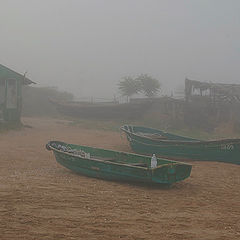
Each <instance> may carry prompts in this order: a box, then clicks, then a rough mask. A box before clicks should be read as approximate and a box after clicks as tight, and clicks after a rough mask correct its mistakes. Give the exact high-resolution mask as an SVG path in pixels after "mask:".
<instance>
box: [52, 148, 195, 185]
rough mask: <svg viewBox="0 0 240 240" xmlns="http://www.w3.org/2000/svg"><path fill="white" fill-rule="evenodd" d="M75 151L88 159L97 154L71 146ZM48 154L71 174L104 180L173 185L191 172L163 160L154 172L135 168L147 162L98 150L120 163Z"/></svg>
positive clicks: (148, 161) (142, 157) (145, 168)
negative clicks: (86, 152)
mask: <svg viewBox="0 0 240 240" xmlns="http://www.w3.org/2000/svg"><path fill="white" fill-rule="evenodd" d="M71 146H73V145H71ZM76 147H81V148H82V149H84V150H85V151H88V152H91V155H92V154H95V153H96V151H99V150H100V149H97V150H96V148H89V147H84V146H77V145H74V148H76ZM48 148H49V146H48ZM50 150H53V152H54V155H55V158H56V161H57V162H58V163H59V164H61V165H62V166H64V167H66V168H68V169H70V170H72V171H73V172H75V173H78V174H82V175H86V176H89V177H95V178H102V179H107V180H118V181H131V182H144V183H155V184H165V185H171V184H173V183H175V182H179V181H182V180H184V179H186V178H188V177H189V176H190V174H191V169H192V166H191V165H189V164H185V163H178V162H175V161H170V160H167V159H158V164H159V167H157V168H155V169H150V168H148V167H138V166H136V163H142V164H150V161H151V158H149V157H146V156H141V155H136V154H129V153H122V152H115V151H110V150H105V149H104V150H103V149H102V150H100V151H102V152H101V155H102V154H104V152H105V156H108V158H109V157H112V158H113V159H120V158H119V157H121V162H120V161H104V160H99V159H86V158H82V157H79V156H74V155H73V154H69V153H66V152H62V151H59V150H57V149H54V148H52V147H50Z"/></svg>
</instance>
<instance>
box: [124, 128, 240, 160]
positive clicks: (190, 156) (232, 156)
mask: <svg viewBox="0 0 240 240" xmlns="http://www.w3.org/2000/svg"><path fill="white" fill-rule="evenodd" d="M121 130H122V131H123V132H124V133H125V134H126V135H127V139H128V141H129V143H130V146H131V148H132V149H133V151H134V152H136V153H141V154H153V153H155V154H156V155H157V156H161V157H164V158H171V159H174V160H181V161H183V160H198V161H220V162H226V163H234V164H240V139H221V140H210V141H201V140H198V139H194V138H189V137H183V136H178V135H174V134H171V133H167V132H164V131H161V130H157V129H153V128H147V127H141V126H131V125H124V126H122V127H121Z"/></svg>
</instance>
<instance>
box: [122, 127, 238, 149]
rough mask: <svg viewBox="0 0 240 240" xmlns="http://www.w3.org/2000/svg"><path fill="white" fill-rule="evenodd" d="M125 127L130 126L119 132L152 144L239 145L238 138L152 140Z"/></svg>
mask: <svg viewBox="0 0 240 240" xmlns="http://www.w3.org/2000/svg"><path fill="white" fill-rule="evenodd" d="M125 126H130V125H123V126H122V127H120V130H122V131H123V132H125V133H127V134H129V135H134V136H137V137H140V138H143V139H148V140H151V141H153V142H163V143H172V144H178V145H179V144H183V145H185V144H191V145H195V144H199V143H201V144H216V143H217V144H226V143H227V144H231V143H233V144H236V143H240V138H226V139H220V140H199V139H196V140H193V141H190V140H189V141H185V140H168V139H152V138H150V137H146V136H142V135H140V134H137V133H135V132H130V131H129V130H127V129H125V128H124V127H125ZM137 127H142V126H137ZM143 128H148V127H143ZM148 129H151V130H157V131H158V129H155V128H148ZM162 132H164V133H167V132H165V131H162ZM176 136H179V137H186V136H182V135H176ZM186 138H187V137H186ZM134 140H135V139H134ZM135 141H136V140H135ZM140 143H141V142H140ZM143 144H146V143H143ZM172 144H171V145H172ZM146 145H152V146H159V145H154V144H146Z"/></svg>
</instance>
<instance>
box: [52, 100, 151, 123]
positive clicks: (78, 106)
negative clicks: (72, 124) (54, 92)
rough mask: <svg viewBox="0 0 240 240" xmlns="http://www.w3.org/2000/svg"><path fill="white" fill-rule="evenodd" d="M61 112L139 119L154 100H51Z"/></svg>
mask: <svg viewBox="0 0 240 240" xmlns="http://www.w3.org/2000/svg"><path fill="white" fill-rule="evenodd" d="M50 102H51V103H53V104H54V105H55V106H56V109H57V110H58V112H59V113H61V114H63V115H67V116H72V117H78V118H79V117H80V118H81V117H82V118H89V119H90V118H94V119H95V118H96V119H138V118H139V117H142V116H143V115H144V113H145V112H146V111H147V110H148V109H149V107H151V105H152V102H151V101H146V102H141V103H131V102H130V103H121V104H120V103H116V102H100V103H92V102H59V101H56V100H50Z"/></svg>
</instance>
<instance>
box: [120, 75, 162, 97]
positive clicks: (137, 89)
mask: <svg viewBox="0 0 240 240" xmlns="http://www.w3.org/2000/svg"><path fill="white" fill-rule="evenodd" d="M160 88H161V84H160V82H159V81H158V80H157V79H155V78H153V77H151V76H149V75H147V74H141V75H139V76H138V77H136V78H133V77H130V76H127V77H123V79H122V80H120V81H119V83H118V89H119V90H120V92H121V94H122V96H126V97H127V99H129V97H131V96H132V95H134V94H138V93H143V94H144V95H145V96H147V97H154V96H155V95H156V94H157V93H158V92H159V90H160Z"/></svg>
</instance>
